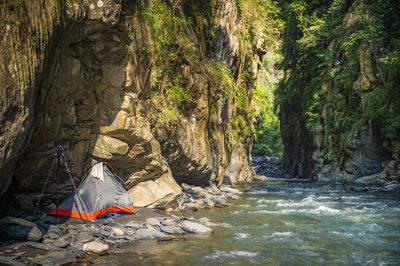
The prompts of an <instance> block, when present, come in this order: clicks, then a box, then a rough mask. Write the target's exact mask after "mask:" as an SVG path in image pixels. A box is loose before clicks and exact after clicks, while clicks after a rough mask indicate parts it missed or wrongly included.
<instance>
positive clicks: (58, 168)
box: [56, 154, 61, 222]
mask: <svg viewBox="0 0 400 266" xmlns="http://www.w3.org/2000/svg"><path fill="white" fill-rule="evenodd" d="M60 157H61V154H58V155H57V197H56V220H57V222H58V208H57V206H58V186H59V182H60V160H61V158H60Z"/></svg>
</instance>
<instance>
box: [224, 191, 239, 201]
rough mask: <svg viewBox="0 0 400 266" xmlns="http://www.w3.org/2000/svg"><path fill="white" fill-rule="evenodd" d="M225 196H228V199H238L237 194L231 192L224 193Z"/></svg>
mask: <svg viewBox="0 0 400 266" xmlns="http://www.w3.org/2000/svg"><path fill="white" fill-rule="evenodd" d="M225 197H226V198H228V199H234V200H237V199H239V196H238V195H235V194H233V193H226V194H225Z"/></svg>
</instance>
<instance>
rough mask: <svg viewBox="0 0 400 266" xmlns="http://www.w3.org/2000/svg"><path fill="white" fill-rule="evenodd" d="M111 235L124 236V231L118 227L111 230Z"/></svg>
mask: <svg viewBox="0 0 400 266" xmlns="http://www.w3.org/2000/svg"><path fill="white" fill-rule="evenodd" d="M111 233H112V234H113V235H114V236H122V235H124V231H122V230H121V228H118V227H112V228H111Z"/></svg>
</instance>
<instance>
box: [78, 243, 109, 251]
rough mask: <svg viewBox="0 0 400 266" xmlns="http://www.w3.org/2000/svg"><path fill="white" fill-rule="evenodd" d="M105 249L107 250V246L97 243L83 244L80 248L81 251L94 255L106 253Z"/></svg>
mask: <svg viewBox="0 0 400 266" xmlns="http://www.w3.org/2000/svg"><path fill="white" fill-rule="evenodd" d="M107 249H108V245H107V244H103V243H100V242H97V241H92V242H88V243H85V244H83V248H82V250H83V251H88V252H94V253H100V252H103V251H106V250H107Z"/></svg>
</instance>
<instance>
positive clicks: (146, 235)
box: [134, 228, 165, 239]
mask: <svg viewBox="0 0 400 266" xmlns="http://www.w3.org/2000/svg"><path fill="white" fill-rule="evenodd" d="M134 237H135V239H153V238H163V237H165V234H163V233H161V232H160V231H157V230H155V229H154V228H142V229H139V230H137V231H136V233H135V235H134Z"/></svg>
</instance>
